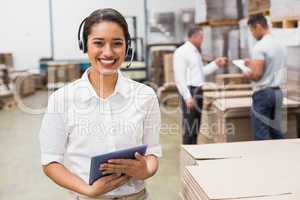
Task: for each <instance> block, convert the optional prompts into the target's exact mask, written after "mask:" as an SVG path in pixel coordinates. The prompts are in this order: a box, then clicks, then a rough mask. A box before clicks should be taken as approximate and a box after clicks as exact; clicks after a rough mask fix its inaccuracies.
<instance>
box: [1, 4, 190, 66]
mask: <svg viewBox="0 0 300 200" xmlns="http://www.w3.org/2000/svg"><path fill="white" fill-rule="evenodd" d="M52 1H53V23H54V27H53V29H54V57H55V59H81V58H85V55H82V54H81V53H80V51H78V47H77V38H76V37H77V36H76V34H77V28H78V25H79V23H80V21H81V20H82V18H83V17H84V16H86V15H88V14H89V13H90V12H91V11H92V10H94V9H96V8H100V7H114V8H116V9H118V10H120V11H121V12H122V13H123V14H124V15H135V16H137V17H138V18H137V23H138V24H137V26H138V36H140V37H144V34H145V30H144V28H145V26H144V20H145V19H144V5H143V3H144V1H143V0H129V1H130V4H129V3H128V2H129V1H125V0H110V1H107V0H89V1H85V0H77V1H73V0H63V1H62V0H52ZM194 4H195V0H186V1H181V0H168V1H160V0H149V1H148V9H149V10H151V12H164V11H176V10H179V9H181V8H192V7H194ZM0 23H1V32H0V52H12V53H13V54H14V58H15V67H16V68H17V69H28V68H37V67H38V60H39V58H41V57H49V56H50V55H51V50H50V25H49V1H48V0H39V1H36V0H26V1H18V0H2V1H1V3H0Z"/></svg>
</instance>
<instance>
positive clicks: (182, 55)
mask: <svg viewBox="0 0 300 200" xmlns="http://www.w3.org/2000/svg"><path fill="white" fill-rule="evenodd" d="M202 41H203V32H202V29H201V27H199V26H197V25H194V26H193V27H191V28H190V30H189V31H188V40H187V41H186V42H185V43H184V44H183V45H182V46H180V47H179V48H178V49H177V50H176V51H175V53H174V57H173V63H174V74H175V82H176V86H177V88H178V91H179V93H180V95H181V97H182V113H183V121H182V122H183V128H184V133H183V141H182V143H183V144H196V143H197V135H198V131H199V128H200V123H201V111H202V88H201V87H202V85H203V84H204V81H205V75H208V74H210V73H213V72H214V71H215V70H217V69H218V67H224V66H225V64H226V58H225V57H220V58H217V59H216V60H215V61H213V62H211V63H209V64H208V65H206V66H204V65H203V62H202V57H201V53H200V48H201V44H202Z"/></svg>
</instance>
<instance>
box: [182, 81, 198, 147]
mask: <svg viewBox="0 0 300 200" xmlns="http://www.w3.org/2000/svg"><path fill="white" fill-rule="evenodd" d="M188 88H189V90H190V92H191V94H192V97H193V99H194V100H195V102H196V105H194V108H192V109H189V108H187V106H186V104H185V101H184V99H183V98H182V97H181V108H182V114H183V115H182V116H183V119H182V126H183V136H182V143H183V144H197V136H198V133H199V129H200V125H201V113H202V105H203V97H202V95H203V91H202V88H201V87H193V86H189V87H188Z"/></svg>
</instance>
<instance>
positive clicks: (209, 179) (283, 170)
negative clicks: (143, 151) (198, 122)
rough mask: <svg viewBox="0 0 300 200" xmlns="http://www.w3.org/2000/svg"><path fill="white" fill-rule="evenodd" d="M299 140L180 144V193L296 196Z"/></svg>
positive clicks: (188, 198) (260, 198)
mask: <svg viewBox="0 0 300 200" xmlns="http://www.w3.org/2000/svg"><path fill="white" fill-rule="evenodd" d="M299 144H300V140H299V139H290V140H268V141H252V142H236V143H222V144H209V145H183V146H182V149H181V180H182V188H181V197H182V199H184V200H196V199H201V200H202V199H204V200H210V199H220V200H221V199H243V200H246V199H251V200H252V199H253V200H254V199H256V200H271V199H272V200H274V199H276V200H277V199H278V200H287V199H289V200H296V199H298V198H296V197H299V186H298V179H299V177H300V173H299V164H300V159H298V157H299V156H297V155H298V154H299V153H300V147H299ZM249 172H251V173H249Z"/></svg>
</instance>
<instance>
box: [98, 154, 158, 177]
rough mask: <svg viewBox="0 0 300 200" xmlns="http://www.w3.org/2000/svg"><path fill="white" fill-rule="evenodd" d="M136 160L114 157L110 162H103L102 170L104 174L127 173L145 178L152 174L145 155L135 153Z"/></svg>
mask: <svg viewBox="0 0 300 200" xmlns="http://www.w3.org/2000/svg"><path fill="white" fill-rule="evenodd" d="M135 158H136V159H135V160H132V159H113V160H109V161H108V163H106V164H102V165H101V166H100V170H101V171H102V173H104V174H108V173H112V174H126V175H128V176H130V177H133V178H136V179H139V180H145V179H147V178H148V177H150V176H152V174H151V172H150V170H149V169H148V165H147V160H146V157H145V156H142V155H140V154H139V153H135Z"/></svg>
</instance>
